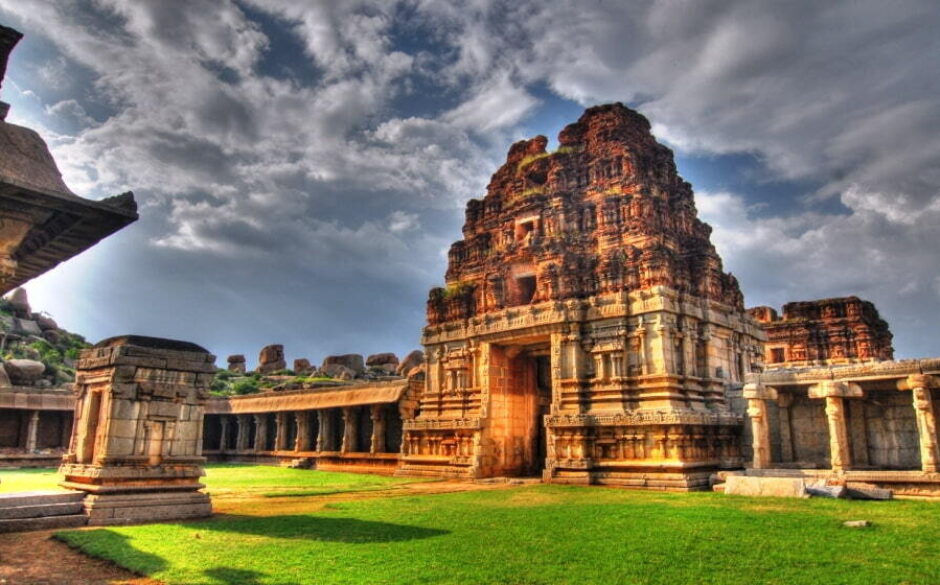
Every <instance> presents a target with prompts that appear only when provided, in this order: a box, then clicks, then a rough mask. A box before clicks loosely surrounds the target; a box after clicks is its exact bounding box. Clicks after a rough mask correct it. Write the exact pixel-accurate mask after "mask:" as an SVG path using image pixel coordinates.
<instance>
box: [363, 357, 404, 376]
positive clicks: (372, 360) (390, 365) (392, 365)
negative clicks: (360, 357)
mask: <svg viewBox="0 0 940 585" xmlns="http://www.w3.org/2000/svg"><path fill="white" fill-rule="evenodd" d="M366 366H367V367H368V368H369V369H370V370H372V371H375V372H377V373H379V374H382V375H386V376H387V375H390V374H394V373H395V372H397V371H398V356H396V355H395V354H393V353H377V354H373V355H370V356H369V357H368V358H366Z"/></svg>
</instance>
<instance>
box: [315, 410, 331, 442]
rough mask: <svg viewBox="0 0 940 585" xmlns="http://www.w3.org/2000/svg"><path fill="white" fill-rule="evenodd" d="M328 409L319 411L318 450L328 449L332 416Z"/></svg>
mask: <svg viewBox="0 0 940 585" xmlns="http://www.w3.org/2000/svg"><path fill="white" fill-rule="evenodd" d="M328 412H329V411H327V410H318V411H317V423H318V424H317V429H318V432H317V451H318V452H320V451H327V450H328V449H329V445H327V441H329V440H330V417H329V416H328Z"/></svg>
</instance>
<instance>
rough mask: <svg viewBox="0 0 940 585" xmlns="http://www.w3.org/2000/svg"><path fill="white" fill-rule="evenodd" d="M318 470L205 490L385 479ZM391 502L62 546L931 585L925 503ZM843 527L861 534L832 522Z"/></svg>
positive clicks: (330, 505)
mask: <svg viewBox="0 0 940 585" xmlns="http://www.w3.org/2000/svg"><path fill="white" fill-rule="evenodd" d="M322 473H323V472H309V471H307V472H305V471H297V470H288V469H278V468H261V467H239V468H213V469H210V474H209V476H208V478H207V484H208V485H209V489H210V491H213V492H214V493H223V492H224V490H254V492H253V493H256V494H266V493H275V492H278V491H289V490H296V489H298V487H297V486H298V482H301V481H302V480H301V479H300V478H301V477H303V476H298V475H295V474H305V476H307V477H309V476H314V477H318V478H320V479H316V480H315V482H316V489H340V488H342V487H344V486H345V487H346V488H348V487H350V486H351V487H353V488H356V487H358V486H362V485H363V483H369V482H371V481H373V480H380V479H385V480H388V479H390V478H376V477H373V476H356V478H357V479H353V478H351V477H349V474H330V475H329V476H327V475H320V474H322ZM330 476H334V477H332V478H331V477H330ZM303 489H310V488H309V487H308V488H303ZM397 493H398V494H401V493H402V490H399V491H398V492H397ZM377 495H381V496H382V497H376V496H377ZM390 495H391V492H382V493H381V494H354V495H351V496H350V498H351V499H348V500H347V501H343V500H342V499H341V498H340V499H339V500H337V499H336V497H335V496H334V497H330V498H290V497H285V498H278V499H274V500H272V499H263V498H258V497H255V498H252V497H246V499H244V500H241V501H235V500H229V501H226V500H225V498H220V499H217V500H216V506H217V508H221V509H222V510H223V511H224V512H226V513H224V514H219V515H217V516H216V517H215V518H213V519H211V520H207V521H200V522H190V523H183V524H158V525H148V526H134V527H121V528H109V529H96V530H84V531H68V532H63V533H60V534H59V538H61V539H62V540H65V541H66V542H68V543H69V544H70V545H72V546H75V547H78V548H80V549H82V550H84V551H85V552H87V553H89V554H92V555H94V556H99V557H103V558H106V559H109V560H112V561H114V562H116V563H118V564H119V565H122V566H124V567H127V568H130V569H131V570H134V571H136V572H139V573H141V574H145V575H148V576H151V577H153V578H156V579H160V580H163V581H165V582H167V583H169V584H184V583H185V584H193V585H195V584H213V585H218V584H222V583H228V584H235V583H243V584H271V585H274V584H277V585H281V584H285V585H286V584H306V583H310V584H312V583H317V584H331V583H344V584H346V583H348V584H357V583H360V584H361V583H383V584H385V583H388V584H405V583H409V584H412V583H413V584H419V583H442V584H467V583H479V584H495V583H505V584H518V585H522V584H530V585H531V584H536V583H546V584H548V583H551V584H574V583H603V584H647V585H652V584H663V585H665V584H669V585H672V584H676V583H679V584H683V583H701V584H731V585H734V584H753V583H765V584H780V585H784V584H785V585H800V584H807V585H809V584H813V585H815V584H817V583H828V584H846V585H855V584H857V585H861V584H865V585H874V584H889V583H890V584H908V585H913V584H935V583H940V506H938V505H937V504H935V503H930V502H914V501H895V502H852V501H837V500H817V499H813V500H782V499H768V498H763V499H761V498H740V497H731V496H723V495H719V494H710V493H699V494H662V493H652V492H635V491H625V490H615V489H605V488H584V487H566V486H554V485H536V486H526V487H515V488H511V489H497V490H488V491H469V492H462V493H452V494H443V495H410V494H406V495H398V496H397V497H389V496H390ZM220 503H221V505H220ZM854 519H865V520H869V521H872V522H873V526H872V527H870V528H866V529H851V528H845V527H843V526H842V522H843V521H845V520H854Z"/></svg>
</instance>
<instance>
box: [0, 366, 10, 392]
mask: <svg viewBox="0 0 940 585" xmlns="http://www.w3.org/2000/svg"><path fill="white" fill-rule="evenodd" d="M12 385H13V384H12V383H11V382H10V376H8V375H7V371H6V368H5V367H4V365H3V364H2V363H0V388H9V387H10V386H12Z"/></svg>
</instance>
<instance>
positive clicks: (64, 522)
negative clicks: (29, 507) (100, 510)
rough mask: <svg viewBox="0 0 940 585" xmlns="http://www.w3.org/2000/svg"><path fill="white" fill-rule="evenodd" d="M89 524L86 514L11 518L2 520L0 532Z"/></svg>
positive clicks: (74, 526)
mask: <svg viewBox="0 0 940 585" xmlns="http://www.w3.org/2000/svg"><path fill="white" fill-rule="evenodd" d="M87 524H88V516H86V515H84V514H70V515H68V516H46V517H44V518H11V519H7V520H0V534H3V533H7V532H29V531H32V530H52V529H55V528H77V527H79V526H85V525H87Z"/></svg>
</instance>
